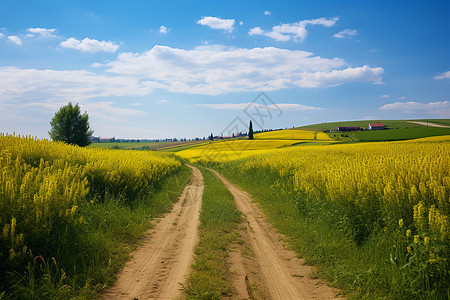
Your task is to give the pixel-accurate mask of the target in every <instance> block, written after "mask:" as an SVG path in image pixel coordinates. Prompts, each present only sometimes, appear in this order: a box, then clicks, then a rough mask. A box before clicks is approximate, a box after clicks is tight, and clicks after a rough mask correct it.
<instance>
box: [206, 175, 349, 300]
mask: <svg viewBox="0 0 450 300" xmlns="http://www.w3.org/2000/svg"><path fill="white" fill-rule="evenodd" d="M214 173H215V174H216V175H217V176H218V177H219V178H220V179H221V180H222V182H223V183H224V184H225V185H226V186H227V187H228V189H229V190H230V192H231V193H232V194H233V197H234V199H235V202H236V206H237V208H238V209H239V210H240V211H241V212H242V213H243V215H244V222H243V224H241V226H240V234H241V240H240V241H238V242H237V243H234V244H233V245H232V247H231V249H230V258H229V262H230V270H231V273H232V276H231V280H232V281H233V285H234V287H235V289H236V292H235V295H233V297H232V299H283V300H288V299H335V298H340V296H339V295H338V293H339V291H337V290H335V289H333V288H331V287H329V286H328V285H327V284H326V283H325V282H324V281H323V280H320V279H313V278H311V277H314V276H312V274H313V273H314V272H315V271H316V270H315V268H314V267H311V266H306V265H305V264H304V263H303V260H301V259H299V258H297V256H296V255H295V252H294V251H292V250H289V249H287V248H286V245H285V244H284V242H283V241H282V238H283V237H282V236H281V235H280V234H278V233H277V232H276V231H275V230H274V229H273V227H272V226H271V225H270V224H269V223H268V222H267V221H266V219H265V217H264V214H263V213H262V211H261V210H260V208H259V207H258V205H257V204H256V203H253V202H252V200H251V198H250V196H249V195H248V194H247V193H246V192H245V191H242V190H241V189H239V188H238V187H236V186H235V185H233V184H231V183H230V182H229V181H228V180H227V179H225V178H224V177H223V176H222V175H221V174H219V173H218V172H215V171H214Z"/></svg>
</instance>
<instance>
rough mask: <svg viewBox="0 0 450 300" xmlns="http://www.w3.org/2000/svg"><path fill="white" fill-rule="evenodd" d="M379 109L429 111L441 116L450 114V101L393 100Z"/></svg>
mask: <svg viewBox="0 0 450 300" xmlns="http://www.w3.org/2000/svg"><path fill="white" fill-rule="evenodd" d="M380 109H381V110H399V111H401V112H403V113H429V114H432V115H438V116H443V117H448V116H450V102H449V101H438V102H429V103H419V102H395V103H389V104H385V105H383V106H381V107H380Z"/></svg>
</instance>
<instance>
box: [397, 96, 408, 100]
mask: <svg viewBox="0 0 450 300" xmlns="http://www.w3.org/2000/svg"><path fill="white" fill-rule="evenodd" d="M398 99H400V100H405V99H406V97H405V96H401V97H398Z"/></svg>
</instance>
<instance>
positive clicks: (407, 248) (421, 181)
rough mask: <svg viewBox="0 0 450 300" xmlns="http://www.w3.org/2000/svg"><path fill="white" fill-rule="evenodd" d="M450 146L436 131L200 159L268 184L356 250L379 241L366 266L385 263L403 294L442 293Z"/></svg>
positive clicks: (448, 232)
mask: <svg viewBox="0 0 450 300" xmlns="http://www.w3.org/2000/svg"><path fill="white" fill-rule="evenodd" d="M449 143H450V136H441V137H430V138H424V139H418V140H412V141H402V142H386V143H358V144H342V145H339V144H336V145H332V146H327V147H322V146H305V147H288V148H285V149H277V150H260V151H259V152H257V153H258V154H257V155H252V154H251V153H250V152H248V151H241V152H236V153H235V155H234V161H233V160H231V159H228V160H224V159H223V158H222V156H221V155H220V152H219V151H217V150H216V152H215V155H210V156H204V157H203V158H202V161H203V162H209V163H210V164H211V163H212V164H213V165H214V166H216V167H218V168H219V169H221V170H222V171H223V172H224V173H226V174H233V175H232V176H235V177H236V178H240V180H241V182H245V181H247V182H250V181H251V182H254V184H253V185H255V186H260V187H261V189H264V186H265V185H267V184H269V186H270V189H271V190H272V191H275V192H274V194H279V195H285V196H284V197H285V199H290V201H292V202H293V203H292V205H294V206H295V207H296V208H297V210H298V214H299V216H300V215H304V216H309V217H312V218H316V219H317V218H320V219H325V220H327V222H328V223H329V224H337V225H336V226H337V230H339V231H341V232H344V233H345V235H346V236H349V237H351V240H353V241H354V242H355V243H356V245H359V247H363V246H364V245H365V244H367V243H369V241H371V240H372V242H373V240H374V239H377V242H375V244H377V243H378V244H377V245H378V246H377V247H379V249H378V251H380V252H379V253H378V254H377V255H379V257H380V259H381V261H376V262H374V265H370V266H369V268H368V269H371V270H372V271H373V272H375V271H374V270H377V268H381V266H382V265H385V264H386V262H389V266H390V267H389V268H391V269H389V268H388V269H389V271H388V272H387V273H389V274H390V275H386V276H397V279H395V280H394V279H392V278H390V279H389V280H391V281H392V280H393V282H396V284H397V285H399V289H400V290H402V291H403V292H402V293H406V295H409V296H412V295H416V296H418V295H420V296H421V297H425V298H426V297H428V296H432V295H434V296H436V295H439V296H440V297H442V296H443V295H445V293H446V291H448V289H449V279H450V277H449V275H450V273H449V271H448V270H449V259H450V256H449V253H450V248H449V238H450V227H449V226H450V224H449V221H450V220H449V217H450V167H449V166H450V147H449V146H448V145H449ZM188 151H189V150H188ZM226 152H228V151H226ZM250 155H251V157H249V156H250ZM256 189H257V188H255V190H256ZM279 200H280V201H284V200H283V197H281V198H280V199H279ZM271 205H272V204H271ZM273 205H275V204H273ZM272 209H273V208H272ZM333 226H334V225H333ZM379 233H381V237H380V236H379ZM381 241H383V242H381ZM379 244H383V245H384V246H383V247H386V248H383V247H381V246H379ZM386 245H387V246H386ZM379 281H380V282H379V283H378V284H385V282H381V281H382V280H381V279H379ZM378 288H380V289H383V288H385V287H381V286H380V287H378ZM408 293H409V294H408ZM399 295H402V296H404V295H405V294H396V296H399Z"/></svg>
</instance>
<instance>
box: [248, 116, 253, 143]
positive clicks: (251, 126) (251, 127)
mask: <svg viewBox="0 0 450 300" xmlns="http://www.w3.org/2000/svg"><path fill="white" fill-rule="evenodd" d="M248 139H249V140H253V124H252V120H250V126H249V127H248Z"/></svg>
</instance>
